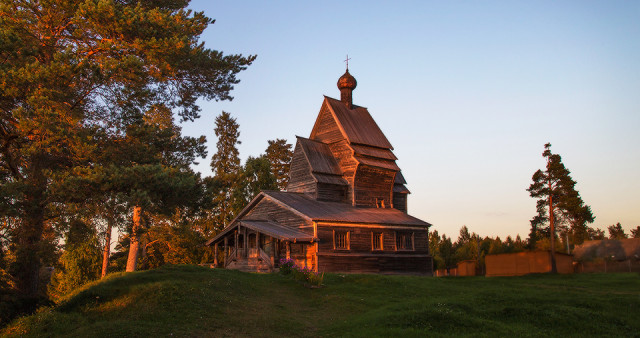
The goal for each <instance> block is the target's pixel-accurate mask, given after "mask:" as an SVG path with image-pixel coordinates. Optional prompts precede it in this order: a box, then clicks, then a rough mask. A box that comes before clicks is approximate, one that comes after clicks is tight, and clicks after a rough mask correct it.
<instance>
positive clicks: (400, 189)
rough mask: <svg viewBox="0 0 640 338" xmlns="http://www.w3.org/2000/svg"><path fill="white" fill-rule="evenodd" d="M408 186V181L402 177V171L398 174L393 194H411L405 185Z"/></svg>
mask: <svg viewBox="0 0 640 338" xmlns="http://www.w3.org/2000/svg"><path fill="white" fill-rule="evenodd" d="M405 184H407V181H406V180H405V179H404V176H403V175H402V171H398V172H397V173H396V178H395V180H394V182H393V192H397V193H401V194H410V193H411V191H409V189H407V187H405V186H404V185H405Z"/></svg>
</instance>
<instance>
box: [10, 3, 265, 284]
mask: <svg viewBox="0 0 640 338" xmlns="http://www.w3.org/2000/svg"><path fill="white" fill-rule="evenodd" d="M187 4H188V2H186V1H181V0H173V1H172V0H166V1H141V2H138V1H113V0H112V1H97V0H88V1H82V2H80V1H71V0H56V1H23V0H13V1H10V0H7V1H3V2H1V3H0V60H2V62H1V63H0V78H1V79H2V81H0V141H1V144H2V147H0V180H1V181H2V185H1V187H0V211H1V212H2V213H3V214H4V215H9V216H12V217H18V218H20V222H19V226H18V227H16V229H15V231H14V232H13V236H12V239H11V240H12V242H13V245H14V246H15V251H14V252H15V255H16V261H15V264H16V266H18V267H19V268H18V269H17V270H15V271H16V275H15V277H16V280H17V285H18V287H19V288H20V289H21V290H22V291H23V292H25V293H31V294H33V293H35V292H37V289H38V280H39V278H38V271H39V267H40V265H41V264H42V260H41V255H40V253H41V252H42V250H43V248H44V246H46V245H47V243H46V242H45V232H46V231H47V230H46V229H47V227H51V225H49V223H51V222H54V221H55V220H56V218H57V217H59V214H58V212H57V210H58V208H57V207H58V205H60V204H63V203H66V202H68V201H70V200H74V199H76V200H77V199H81V198H85V196H83V194H85V193H88V192H91V191H99V190H100V189H94V190H84V189H78V188H80V186H75V187H76V188H71V187H69V186H70V185H71V184H72V183H73V182H74V177H77V176H82V175H83V174H85V176H92V177H95V176H99V175H104V174H105V173H106V172H107V171H108V170H113V171H115V172H118V173H122V174H126V175H125V176H126V177H128V178H123V179H121V180H120V182H116V184H122V183H124V181H129V182H132V181H133V179H134V178H135V177H138V178H140V179H145V178H147V177H149V176H148V175H149V174H150V173H152V174H158V175H154V176H155V178H153V179H151V180H150V181H151V182H149V180H147V182H146V183H154V182H157V181H158V180H165V182H166V181H167V180H174V179H178V180H184V179H188V178H183V177H180V172H181V171H180V170H179V169H169V170H168V171H165V170H164V168H163V167H162V165H159V164H153V165H150V166H148V167H144V166H143V167H138V168H117V167H116V168H102V169H100V168H96V164H97V163H99V161H98V160H96V158H95V157H96V156H97V154H100V153H101V151H102V149H101V148H100V147H101V142H100V140H109V139H112V138H113V137H115V138H116V139H118V138H126V134H127V131H128V126H130V125H132V124H139V122H138V121H139V120H140V119H141V116H143V115H144V113H145V112H148V111H151V110H153V109H155V107H158V106H159V105H162V106H164V107H166V109H168V110H171V111H175V112H176V113H177V114H178V116H179V117H180V119H181V120H183V121H187V120H191V121H192V120H194V119H196V118H198V116H199V107H198V106H197V104H196V100H197V99H198V98H204V99H208V100H211V99H214V100H226V99H231V96H230V94H229V93H230V91H231V90H232V89H233V85H234V84H236V83H238V80H237V79H236V74H237V73H238V72H240V71H242V70H243V69H245V68H246V67H247V66H248V65H250V64H251V63H252V61H253V60H254V58H255V57H254V56H249V57H243V56H241V55H223V54H222V53H221V52H219V51H215V50H210V49H207V48H205V46H204V44H203V43H201V42H199V41H198V39H199V37H200V34H201V33H202V32H203V30H204V29H205V28H206V27H207V26H208V25H209V24H211V23H213V21H212V20H211V19H209V18H207V17H206V16H205V15H204V14H203V13H201V12H192V11H190V10H186V9H185V7H186V5H187ZM183 146H185V147H187V148H193V146H194V145H193V140H189V141H187V142H186V143H183ZM196 148H197V147H196ZM187 153H188V152H187ZM173 160H174V159H168V162H172V161H173ZM175 160H176V161H178V162H179V161H180V159H179V158H178V159H175ZM161 172H164V174H162V173H161ZM89 181H91V180H89ZM182 182H184V181H182ZM87 184H88V185H91V184H94V185H95V184H96V183H87ZM165 187H167V188H166V189H164V191H165V192H168V193H170V194H171V193H172V192H175V191H174V190H171V189H170V188H169V186H167V185H165ZM132 196H133V197H132V199H134V198H138V199H141V200H147V201H149V200H152V199H153V194H149V193H148V192H147V191H145V190H144V189H141V190H138V189H133V194H132Z"/></svg>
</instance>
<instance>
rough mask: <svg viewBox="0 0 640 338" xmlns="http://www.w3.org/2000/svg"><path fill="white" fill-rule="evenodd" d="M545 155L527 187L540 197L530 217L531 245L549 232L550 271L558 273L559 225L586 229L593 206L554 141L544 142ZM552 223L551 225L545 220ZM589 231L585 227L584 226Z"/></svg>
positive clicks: (581, 229) (578, 229)
mask: <svg viewBox="0 0 640 338" xmlns="http://www.w3.org/2000/svg"><path fill="white" fill-rule="evenodd" d="M544 148H545V150H544V152H543V153H542V156H543V157H545V158H546V160H547V166H546V169H545V170H544V171H542V170H537V171H536V172H535V173H534V174H533V177H532V180H533V183H532V184H531V185H530V186H529V189H527V191H528V192H529V195H530V196H531V197H533V198H537V199H538V200H537V202H536V211H537V215H535V216H534V217H533V218H532V219H531V232H530V234H529V248H530V249H533V248H535V243H536V241H537V240H539V239H540V238H542V236H543V235H547V234H548V236H549V241H550V247H551V254H550V256H551V272H552V273H556V272H557V268H556V261H555V239H556V230H557V227H558V226H561V225H568V226H570V227H571V229H572V230H574V231H576V232H577V231H583V229H586V223H591V222H593V220H594V217H593V215H592V214H591V208H590V207H589V206H587V205H585V204H584V202H583V201H582V198H581V197H580V194H579V193H578V191H576V190H575V185H576V182H575V181H574V180H573V179H572V178H571V176H570V172H569V170H568V169H567V168H565V166H564V164H563V163H562V158H561V157H560V155H558V154H553V153H552V152H551V144H550V143H547V144H545V146H544ZM547 223H548V224H549V225H548V227H547V226H545V224H547ZM585 231H586V230H585Z"/></svg>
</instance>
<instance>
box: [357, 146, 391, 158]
mask: <svg viewBox="0 0 640 338" xmlns="http://www.w3.org/2000/svg"><path fill="white" fill-rule="evenodd" d="M350 146H351V149H353V152H354V153H355V154H356V155H364V156H370V157H377V158H383V159H386V160H392V161H395V160H397V159H398V158H397V157H396V155H394V154H393V152H392V151H391V150H389V149H381V148H374V147H368V146H363V145H359V144H351V145H350Z"/></svg>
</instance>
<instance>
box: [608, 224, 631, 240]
mask: <svg viewBox="0 0 640 338" xmlns="http://www.w3.org/2000/svg"><path fill="white" fill-rule="evenodd" d="M607 230H609V239H625V238H628V236H627V234H625V233H624V229H622V224H620V222H618V223H616V224H615V225H610V226H608V227H607Z"/></svg>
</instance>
